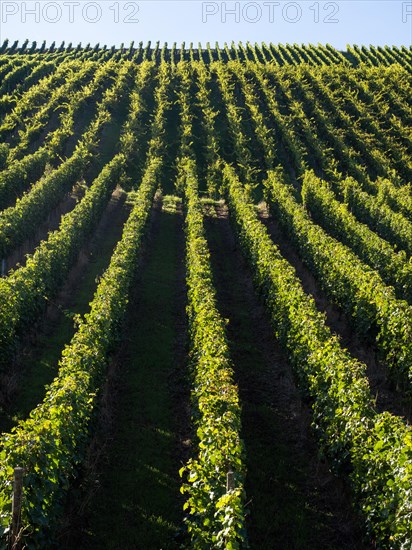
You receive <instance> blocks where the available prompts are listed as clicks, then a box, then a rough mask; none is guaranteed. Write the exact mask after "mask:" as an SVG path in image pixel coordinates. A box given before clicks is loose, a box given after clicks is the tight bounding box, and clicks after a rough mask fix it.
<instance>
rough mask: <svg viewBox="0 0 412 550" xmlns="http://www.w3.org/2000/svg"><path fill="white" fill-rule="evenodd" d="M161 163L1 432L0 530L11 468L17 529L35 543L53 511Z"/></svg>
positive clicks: (82, 436) (69, 472)
mask: <svg viewBox="0 0 412 550" xmlns="http://www.w3.org/2000/svg"><path fill="white" fill-rule="evenodd" d="M160 166H161V162H160V160H159V159H157V158H156V159H154V160H153V161H151V162H150V164H149V165H148V167H147V169H146V172H145V175H144V178H143V181H142V183H141V186H140V188H139V191H138V192H137V193H136V196H135V198H134V207H133V210H132V212H131V214H130V217H129V219H128V221H127V222H126V225H125V227H124V230H123V236H122V239H121V241H120V242H119V244H118V245H117V247H116V250H115V252H114V254H113V256H112V260H111V262H110V266H109V268H108V269H107V271H106V272H105V274H104V275H103V276H102V279H101V281H100V283H99V286H98V289H97V291H96V294H95V296H94V298H93V301H92V303H91V309H90V313H88V314H87V315H86V316H85V319H84V320H83V321H82V322H81V324H80V326H79V329H78V331H77V332H76V334H75V335H74V337H73V339H72V341H71V343H70V344H69V345H68V346H67V347H66V348H65V349H64V351H63V357H62V359H61V362H60V369H59V374H58V376H57V377H56V379H55V380H54V381H53V383H52V384H51V385H50V387H49V389H48V391H47V394H46V396H45V398H44V401H43V403H42V404H40V405H39V406H38V407H36V409H34V410H33V411H32V412H31V414H30V417H29V418H28V419H27V420H25V421H24V422H21V423H19V425H18V426H17V427H16V428H15V429H13V430H12V432H11V433H10V434H6V435H3V436H2V438H1V440H0V444H1V451H0V459H1V467H0V521H1V526H2V531H3V536H4V535H5V534H6V533H7V531H8V528H9V525H10V515H11V510H10V504H11V493H12V483H11V479H12V475H13V468H14V467H16V466H22V467H23V468H25V476H24V501H23V513H22V528H23V534H24V536H26V535H27V536H29V537H30V539H31V540H33V541H34V543H35V544H37V545H38V546H40V547H44V546H42V544H43V545H44V544H46V543H47V540H48V539H47V531H48V528H50V527H51V526H52V524H53V519H54V518H55V517H56V515H58V513H59V511H60V510H61V504H62V497H63V495H64V492H65V490H67V488H68V486H69V482H70V479H71V478H72V477H73V476H74V475H75V472H76V466H77V465H78V464H79V463H80V461H81V460H82V456H83V452H84V449H85V445H86V442H87V434H88V425H89V422H90V419H91V418H92V415H93V410H94V406H95V404H96V393H97V392H98V388H99V385H100V382H101V378H102V374H103V372H104V368H105V366H106V362H107V354H108V353H109V352H110V350H111V349H112V347H113V344H114V343H115V341H116V339H117V338H118V332H119V328H120V326H121V322H122V320H123V317H124V314H125V310H126V306H127V301H128V294H129V290H130V286H131V283H132V280H133V275H134V272H135V266H136V261H137V257H138V253H139V249H140V245H141V240H142V236H143V233H144V228H145V224H146V221H147V219H148V215H149V212H150V206H151V203H152V200H153V196H154V192H155V189H156V186H157V179H158V173H159V169H160Z"/></svg>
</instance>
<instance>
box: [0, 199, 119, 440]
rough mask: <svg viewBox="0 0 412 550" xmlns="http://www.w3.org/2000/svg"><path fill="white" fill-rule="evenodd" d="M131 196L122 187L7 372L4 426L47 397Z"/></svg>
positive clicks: (0, 415) (0, 414)
mask: <svg viewBox="0 0 412 550" xmlns="http://www.w3.org/2000/svg"><path fill="white" fill-rule="evenodd" d="M125 198H126V195H125V194H124V193H123V192H122V191H121V190H120V189H117V190H116V191H115V192H114V193H113V195H112V198H111V200H110V202H109V204H108V206H107V208H106V210H105V212H104V213H103V216H102V219H101V221H100V223H99V225H98V227H97V229H96V231H95V233H94V235H93V236H92V237H91V239H89V241H88V243H87V244H86V245H85V246H84V247H83V248H82V250H81V252H80V254H79V256H78V260H77V262H76V264H75V265H74V267H73V268H72V269H71V271H70V272H69V275H68V277H67V280H66V283H65V285H64V286H63V288H62V289H61V291H60V292H59V294H58V295H57V296H56V298H55V299H54V300H53V301H51V302H50V303H49V306H48V308H47V311H46V316H45V319H44V320H43V321H42V322H40V323H39V325H38V326H37V327H36V330H35V334H34V335H33V339H32V340H31V341H29V339H28V341H27V342H25V347H24V348H23V352H22V353H21V355H20V358H19V361H18V364H17V365H16V368H15V370H14V371H13V372H11V373H10V374H7V375H3V379H2V381H1V384H0V387H1V388H2V394H1V395H0V430H1V431H8V430H9V429H10V428H11V427H12V426H13V425H14V424H15V423H16V422H17V421H18V420H19V419H21V418H25V417H26V416H27V415H28V413H29V412H30V411H31V410H32V409H33V408H34V407H35V406H36V405H37V404H38V403H39V402H40V401H41V400H42V398H43V395H44V386H45V384H48V383H50V382H51V381H52V379H53V378H54V377H55V376H56V373H57V365H58V361H59V359H60V357H61V352H62V349H63V347H64V346H65V345H66V344H67V343H68V342H70V340H71V338H72V336H73V334H74V332H75V330H76V329H75V326H74V322H73V315H75V314H77V315H79V314H80V315H83V314H84V313H86V312H87V311H88V310H89V303H90V302H91V300H92V298H93V294H94V292H95V290H96V287H97V279H98V277H99V276H100V275H101V274H102V273H103V271H104V270H105V269H106V267H107V266H108V265H109V262H110V258H111V255H112V252H113V249H114V247H115V245H116V243H117V241H118V240H119V239H120V237H121V234H122V229H123V225H124V222H125V221H126V219H127V216H128V212H129V208H128V207H127V206H126V205H125Z"/></svg>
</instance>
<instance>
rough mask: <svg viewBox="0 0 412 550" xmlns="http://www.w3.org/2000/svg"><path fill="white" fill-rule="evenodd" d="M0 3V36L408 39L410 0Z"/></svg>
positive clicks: (340, 43) (411, 38)
mask: <svg viewBox="0 0 412 550" xmlns="http://www.w3.org/2000/svg"><path fill="white" fill-rule="evenodd" d="M0 8H1V14H0V15H1V19H0V21H1V23H0V25H1V26H0V40H1V41H3V40H4V39H5V38H9V40H12V41H14V40H17V39H18V40H20V42H22V41H24V39H25V38H28V39H29V40H30V41H33V40H36V41H37V42H38V43H41V42H42V41H43V40H46V41H47V43H48V44H50V43H51V42H52V41H56V43H57V44H60V43H61V42H62V41H63V40H65V41H66V44H67V43H69V42H72V43H73V44H74V45H76V44H77V43H78V42H82V44H83V45H86V44H87V43H88V42H90V43H91V44H92V45H94V44H96V43H98V42H99V43H100V45H103V44H107V46H111V45H116V46H119V45H120V44H121V43H122V42H124V43H125V45H127V46H128V45H129V44H130V42H131V41H132V40H134V41H135V43H136V44H138V42H140V41H143V42H144V43H146V42H147V41H148V40H151V41H152V44H153V45H154V44H155V42H156V41H157V40H159V41H160V42H161V44H163V43H164V42H168V44H169V46H171V45H172V43H173V42H177V44H178V46H180V45H181V43H182V42H183V41H185V42H186V44H187V45H189V43H190V42H193V43H194V45H195V46H196V47H197V44H198V42H199V41H200V42H202V44H203V45H204V44H206V42H207V41H209V42H210V43H211V45H214V43H215V42H216V41H218V42H219V43H220V44H221V45H223V43H224V42H228V43H230V42H231V41H232V40H233V41H235V42H238V41H243V42H246V41H248V40H249V41H250V42H252V43H254V42H262V41H264V42H267V43H268V42H272V43H274V44H276V43H290V44H293V43H295V42H296V43H298V44H301V43H314V44H317V43H318V42H321V43H326V42H329V43H330V44H332V45H333V46H335V47H337V48H339V49H344V48H345V47H346V44H358V45H366V46H368V45H369V44H373V45H385V44H388V45H398V46H399V45H405V46H409V45H411V43H412V0H407V1H398V0H392V1H387V0H380V1H379V0H378V1H365V0H340V1H339V0H337V1H336V2H328V1H325V2H322V1H319V2H317V1H315V0H301V1H298V2H287V1H269V0H267V1H266V0H262V1H259V2H248V1H242V2H217V1H193V0H97V1H95V0H90V1H88V0H58V1H53V0H24V1H23V0H0Z"/></svg>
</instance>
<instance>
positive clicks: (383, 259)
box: [302, 171, 412, 303]
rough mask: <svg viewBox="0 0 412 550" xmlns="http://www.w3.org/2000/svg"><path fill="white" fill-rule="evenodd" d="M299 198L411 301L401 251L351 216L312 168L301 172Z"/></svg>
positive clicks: (411, 284) (411, 266)
mask: <svg viewBox="0 0 412 550" xmlns="http://www.w3.org/2000/svg"><path fill="white" fill-rule="evenodd" d="M302 199H303V203H304V205H305V207H306V208H307V209H308V210H309V212H310V214H311V216H312V218H313V219H314V221H315V222H316V223H319V225H321V226H322V227H324V228H325V229H326V231H328V233H330V234H331V235H332V236H333V237H334V238H336V239H338V240H339V241H341V242H342V243H344V244H346V245H347V246H349V247H350V248H352V250H353V251H354V252H355V254H357V255H358V256H359V258H360V259H361V260H362V261H364V262H365V263H367V264H368V265H369V266H370V267H372V269H376V270H377V271H378V272H379V273H380V275H381V276H382V279H383V280H384V281H385V282H386V283H387V284H389V285H393V286H394V287H395V290H396V292H397V295H398V296H399V297H400V298H403V299H405V300H407V301H408V302H409V303H412V263H411V262H409V261H408V259H407V257H406V254H405V251H403V250H402V251H396V250H394V248H393V246H391V245H390V244H389V243H388V242H387V241H385V240H384V239H382V238H381V237H379V236H378V235H377V234H376V233H374V232H373V231H372V230H371V229H369V227H368V226H367V225H365V224H363V223H361V222H358V220H357V219H356V218H355V216H354V215H353V214H352V213H351V212H350V211H349V210H348V207H347V205H346V204H344V203H341V202H339V201H338V200H336V198H335V195H334V193H333V191H332V190H331V188H330V185H329V184H328V183H327V182H326V181H322V180H321V179H319V178H317V177H316V176H315V174H314V173H313V171H308V172H306V173H305V175H304V179H303V185H302Z"/></svg>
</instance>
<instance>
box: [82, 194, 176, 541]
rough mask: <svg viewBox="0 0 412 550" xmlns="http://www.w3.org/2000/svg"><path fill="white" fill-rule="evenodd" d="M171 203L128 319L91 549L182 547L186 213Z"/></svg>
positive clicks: (89, 534)
mask: <svg viewBox="0 0 412 550" xmlns="http://www.w3.org/2000/svg"><path fill="white" fill-rule="evenodd" d="M165 202H166V205H167V206H166V210H167V212H165V211H163V212H162V213H157V214H156V216H157V221H155V222H154V225H153V231H152V236H151V239H150V241H149V243H148V250H147V253H146V258H145V260H144V265H143V267H142V274H141V277H140V279H139V282H138V284H137V286H136V289H135V290H136V291H135V297H134V299H133V300H132V302H131V307H130V314H129V319H128V320H127V321H128V323H127V324H128V327H129V328H128V329H127V332H126V333H125V341H124V344H123V345H124V348H123V350H122V352H121V354H120V363H121V364H120V365H119V369H120V370H119V380H118V381H117V386H118V388H117V391H118V394H116V403H115V409H116V410H115V421H114V429H113V439H111V440H110V444H109V449H108V457H107V465H106V466H105V467H104V468H103V473H102V476H101V486H100V489H99V490H98V492H97V494H96V498H95V500H94V502H93V505H92V510H91V512H90V516H89V518H88V519H89V521H88V527H87V529H86V532H85V534H84V537H83V540H82V541H81V545H83V547H85V548H86V547H87V548H88V549H92V548H99V549H101V548H106V549H120V548H122V549H128V548H130V549H139V548H141V549H145V550H150V549H157V550H159V549H160V548H162V549H166V548H178V542H177V539H176V537H177V535H178V534H179V530H180V529H181V526H182V517H183V512H182V499H181V498H180V496H179V486H180V482H179V478H178V470H179V468H180V466H181V462H180V460H179V456H178V445H179V431H180V430H181V426H179V422H178V420H177V416H176V414H175V408H176V392H179V389H178V388H176V384H178V380H179V378H180V376H182V371H184V365H181V364H176V352H175V349H176V340H177V338H178V333H177V330H178V329H177V323H176V311H177V310H178V309H179V306H178V304H177V301H178V299H179V269H181V267H180V268H179V262H182V261H183V250H182V249H179V247H182V248H183V246H182V239H180V240H179V238H178V231H182V228H181V219H180V216H178V215H177V214H173V213H171V212H173V211H174V210H175V206H176V205H175V201H173V200H167V201H165ZM177 371H180V374H179V372H177ZM183 376H184V372H183Z"/></svg>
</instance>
